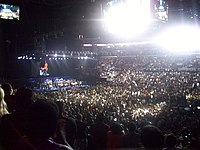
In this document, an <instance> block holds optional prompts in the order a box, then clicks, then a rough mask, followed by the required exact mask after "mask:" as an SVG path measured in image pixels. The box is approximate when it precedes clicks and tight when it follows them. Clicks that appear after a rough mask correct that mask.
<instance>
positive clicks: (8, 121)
mask: <svg viewBox="0 0 200 150" xmlns="http://www.w3.org/2000/svg"><path fill="white" fill-rule="evenodd" d="M199 66H200V61H199V59H198V56H194V55H190V56H185V55H184V56H173V57H172V56H152V55H151V56H147V55H142V56H141V55H140V56H130V57H124V56H123V57H119V56H118V57H101V58H99V60H98V63H97V66H96V69H95V70H98V73H99V76H100V77H101V78H105V79H106V81H101V82H98V83H95V84H92V85H88V86H86V87H80V86H74V87H71V88H66V89H64V90H63V89H61V88H60V89H59V88H58V90H56V91H41V92H36V93H34V94H33V91H32V90H31V89H28V88H22V89H19V90H17V92H16V93H15V94H13V93H12V87H11V85H10V84H2V89H1V94H0V96H1V97H0V99H1V106H0V108H1V112H0V116H1V120H0V133H3V134H0V143H1V146H2V147H3V148H5V149H14V148H16V149H17V148H18V149H19V148H20V149H59V148H60V149H75V150H76V149H77V150H81V149H83V150H86V149H89V150H90V149H91V150H94V149H113V150H114V149H128V148H138V149H139V148H146V149H164V150H169V149H194V150H196V149H199V142H200V141H199V138H200V122H199V117H200V116H199V114H200V113H199V111H200V110H199V108H200V105H197V104H198V103H195V102H196V101H198V100H199V98H198V97H199V95H200V83H199V82H200V74H199V72H200V68H199ZM3 90H4V91H3ZM4 93H5V94H4ZM4 95H5V96H4ZM34 101H36V102H34ZM21 114H23V115H21ZM57 143H60V144H57Z"/></svg>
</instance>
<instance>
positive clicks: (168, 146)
mask: <svg viewBox="0 0 200 150" xmlns="http://www.w3.org/2000/svg"><path fill="white" fill-rule="evenodd" d="M176 144H177V138H176V136H175V135H174V134H173V133H170V134H167V135H166V136H165V148H164V149H163V150H178V149H177V148H176Z"/></svg>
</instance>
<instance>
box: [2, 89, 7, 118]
mask: <svg viewBox="0 0 200 150" xmlns="http://www.w3.org/2000/svg"><path fill="white" fill-rule="evenodd" d="M4 96H5V94H4V90H3V89H2V88H1V87H0V117H2V116H3V115H5V114H8V110H7V105H6V102H5V101H4Z"/></svg>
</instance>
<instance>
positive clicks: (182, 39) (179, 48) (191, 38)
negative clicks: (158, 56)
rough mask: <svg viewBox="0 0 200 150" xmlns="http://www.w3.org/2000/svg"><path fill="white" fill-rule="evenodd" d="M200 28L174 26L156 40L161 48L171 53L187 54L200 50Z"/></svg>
mask: <svg viewBox="0 0 200 150" xmlns="http://www.w3.org/2000/svg"><path fill="white" fill-rule="evenodd" d="M199 39H200V28H198V27H195V26H176V27H173V28H170V29H168V30H166V31H165V32H164V33H162V34H161V35H160V36H158V38H157V39H156V42H157V44H158V45H160V46H161V47H163V48H165V49H167V50H169V51H170V52H173V53H187V52H192V51H193V50H197V49H200V42H199Z"/></svg>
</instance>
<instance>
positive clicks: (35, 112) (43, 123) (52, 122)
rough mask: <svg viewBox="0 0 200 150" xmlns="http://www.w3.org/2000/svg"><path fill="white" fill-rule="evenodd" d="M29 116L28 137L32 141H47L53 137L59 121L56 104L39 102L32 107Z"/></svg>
mask: <svg viewBox="0 0 200 150" xmlns="http://www.w3.org/2000/svg"><path fill="white" fill-rule="evenodd" d="M28 115H29V122H28V137H29V138H30V139H33V140H39V141H40V140H46V139H48V138H49V137H50V136H52V135H53V133H54V131H55V129H56V125H57V121H58V108H57V106H56V104H54V103H49V102H46V101H45V100H38V101H36V102H35V103H34V104H33V105H32V106H31V107H30V110H29V113H28Z"/></svg>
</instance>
